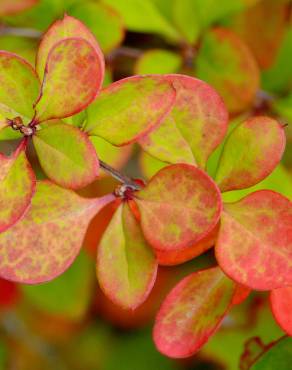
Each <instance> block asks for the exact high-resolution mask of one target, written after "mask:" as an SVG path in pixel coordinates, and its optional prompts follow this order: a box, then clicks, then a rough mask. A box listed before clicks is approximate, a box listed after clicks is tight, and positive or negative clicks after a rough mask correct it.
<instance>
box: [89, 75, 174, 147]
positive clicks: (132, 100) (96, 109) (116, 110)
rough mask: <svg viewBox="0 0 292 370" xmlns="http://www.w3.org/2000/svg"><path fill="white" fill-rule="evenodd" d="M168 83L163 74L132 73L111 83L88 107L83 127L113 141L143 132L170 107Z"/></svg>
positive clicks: (130, 138)
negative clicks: (139, 74) (85, 123)
mask: <svg viewBox="0 0 292 370" xmlns="http://www.w3.org/2000/svg"><path fill="white" fill-rule="evenodd" d="M174 99H175V90H174V88H173V87H172V84H171V83H170V82H169V81H168V80H167V79H166V78H164V77H163V76H159V75H156V76H155V75H153V76H151V75H149V76H133V77H129V78H125V79H123V80H120V81H117V82H115V83H113V84H111V85H110V86H109V87H107V88H105V89H104V90H103V91H102V92H101V94H100V95H99V97H98V99H96V100H95V102H94V103H93V104H91V105H90V107H89V108H88V112H87V113H88V121H87V125H86V126H85V131H86V132H88V134H89V135H91V136H94V135H96V136H101V137H102V138H104V139H106V140H107V141H109V142H110V143H112V144H114V145H118V146H119V145H125V144H128V143H130V142H133V141H135V140H137V139H138V138H139V137H141V136H142V135H145V134H146V133H147V132H149V131H150V130H151V129H153V128H154V127H155V126H156V125H158V124H159V123H160V122H161V120H162V119H163V118H164V117H165V115H166V114H167V113H168V112H169V111H170V109H171V107H172V105H173V103H174Z"/></svg>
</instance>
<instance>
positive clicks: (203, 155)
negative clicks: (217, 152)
mask: <svg viewBox="0 0 292 370" xmlns="http://www.w3.org/2000/svg"><path fill="white" fill-rule="evenodd" d="M167 80H168V81H171V82H172V84H173V86H174V88H175V90H176V100H175V103H174V105H173V108H172V111H171V112H170V113H169V114H168V115H167V116H166V118H165V119H164V120H163V121H162V123H161V124H160V125H159V127H158V128H157V129H156V130H154V131H153V132H151V133H150V134H149V135H147V136H144V137H142V139H140V141H139V143H140V144H141V145H142V147H143V149H144V150H146V151H147V152H148V153H149V154H151V155H152V156H154V157H156V158H158V159H159V160H161V161H164V162H170V163H179V162H187V163H191V164H197V165H199V166H200V167H203V168H204V167H205V165H206V161H207V159H208V157H209V155H210V154H211V153H212V152H213V151H214V149H215V148H216V147H217V146H218V145H219V144H220V142H221V141H222V140H223V137H224V135H225V133H226V130H227V123H228V114H227V111H226V108H225V106H224V104H223V101H222V99H221V98H220V97H219V95H218V94H217V93H216V91H215V90H214V89H213V88H212V87H211V86H209V85H207V84H206V83H205V82H203V81H200V80H197V79H195V78H192V77H188V76H182V75H168V76H167Z"/></svg>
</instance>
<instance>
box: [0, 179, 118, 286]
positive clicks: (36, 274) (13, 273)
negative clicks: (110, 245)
mask: <svg viewBox="0 0 292 370" xmlns="http://www.w3.org/2000/svg"><path fill="white" fill-rule="evenodd" d="M114 199H115V197H114V196H113V195H112V194H110V195H106V196H104V197H102V198H97V199H85V198H81V197H79V196H78V195H77V194H75V193H73V192H72V191H70V190H66V189H62V188H60V187H58V186H57V185H54V184H52V183H50V182H47V181H45V182H38V183H37V188H36V193H35V195H34V197H33V199H32V205H31V207H30V209H29V210H28V212H27V213H26V214H25V216H24V217H23V218H22V219H21V221H19V222H18V223H17V224H16V225H15V226H14V227H12V228H11V229H9V230H7V231H5V232H3V233H2V234H0V276H1V277H2V278H4V279H7V280H12V281H17V282H19V283H25V284H37V283H41V282H45V281H48V280H52V279H53V278H55V277H56V276H58V275H60V274H61V273H63V272H64V271H65V270H66V269H67V268H68V267H69V266H70V265H71V263H72V262H73V261H74V259H75V258H76V256H77V255H78V253H79V251H80V248H81V246H82V241H83V238H84V235H85V232H86V229H87V226H88V224H89V222H90V220H91V219H92V217H93V216H94V215H95V214H96V213H97V212H98V211H99V210H100V209H101V208H102V207H104V206H105V205H106V204H108V203H109V202H111V201H113V200H114Z"/></svg>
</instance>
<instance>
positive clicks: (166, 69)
mask: <svg viewBox="0 0 292 370" xmlns="http://www.w3.org/2000/svg"><path fill="white" fill-rule="evenodd" d="M182 62H183V61H182V58H181V56H180V55H178V54H177V53H174V52H172V51H169V50H163V49H151V50H148V51H146V52H145V53H143V54H142V56H141V57H140V58H139V59H138V60H137V63H136V65H135V73H136V74H148V73H158V74H159V73H176V72H178V71H179V69H180V67H181V66H182Z"/></svg>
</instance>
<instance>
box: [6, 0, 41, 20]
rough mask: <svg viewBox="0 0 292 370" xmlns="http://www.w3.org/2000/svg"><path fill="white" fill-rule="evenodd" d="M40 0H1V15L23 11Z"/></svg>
mask: <svg viewBox="0 0 292 370" xmlns="http://www.w3.org/2000/svg"><path fill="white" fill-rule="evenodd" d="M38 1H39V0H1V2H0V16H1V17H2V16H3V15H10V14H14V13H18V12H21V11H23V10H25V9H27V8H30V7H32V6H33V5H35V4H37V3H38Z"/></svg>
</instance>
